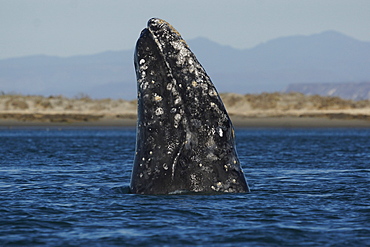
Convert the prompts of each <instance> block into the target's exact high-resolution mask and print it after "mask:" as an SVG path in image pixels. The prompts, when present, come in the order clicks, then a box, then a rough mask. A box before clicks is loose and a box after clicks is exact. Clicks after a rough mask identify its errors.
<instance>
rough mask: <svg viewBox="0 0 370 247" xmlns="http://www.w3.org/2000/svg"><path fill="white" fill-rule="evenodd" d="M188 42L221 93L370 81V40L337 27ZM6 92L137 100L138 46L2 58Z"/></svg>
mask: <svg viewBox="0 0 370 247" xmlns="http://www.w3.org/2000/svg"><path fill="white" fill-rule="evenodd" d="M188 43H189V46H190V48H191V49H192V51H193V52H194V53H195V54H196V56H197V57H198V59H199V61H200V62H201V63H202V65H203V67H204V68H205V69H206V71H207V73H208V74H209V75H210V77H211V79H212V81H213V82H214V84H215V85H216V87H217V89H218V91H219V92H238V93H242V94H245V93H260V92H273V91H282V90H283V89H284V88H286V87H287V86H288V85H289V84H293V83H314V82H333V83H337V82H348V81H351V82H363V81H370V69H369V68H370V42H363V41H358V40H356V39H353V38H351V37H348V36H346V35H343V34H341V33H338V32H334V31H327V32H323V33H319V34H314V35H310V36H290V37H283V38H278V39H274V40H271V41H268V42H266V43H263V44H260V45H258V46H256V47H254V48H251V49H245V50H238V49H234V48H232V47H229V46H222V45H219V44H217V43H215V42H212V41H210V40H208V39H205V38H197V39H194V40H190V41H188ZM0 91H3V92H6V93H9V92H15V93H22V94H40V95H46V96H47V95H59V94H62V95H66V96H68V97H73V96H75V95H77V94H81V93H82V94H88V95H90V96H91V97H93V98H105V97H110V98H124V99H129V100H130V99H134V98H136V78H135V72H134V66H133V50H126V51H110V52H104V53H100V54H95V55H86V56H74V57H66V58H62V57H52V56H42V55H40V56H30V57H20V58H12V59H4V60H0Z"/></svg>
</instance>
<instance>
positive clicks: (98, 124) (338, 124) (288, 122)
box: [0, 116, 370, 129]
mask: <svg viewBox="0 0 370 247" xmlns="http://www.w3.org/2000/svg"><path fill="white" fill-rule="evenodd" d="M231 121H232V123H233V125H234V127H235V128H370V121H369V120H366V119H330V118H323V117H295V116H279V117H244V116H231ZM28 127H31V128H92V127H94V128H136V118H132V117H129V118H122V117H121V118H109V117H102V118H96V119H94V120H91V119H90V120H89V119H87V120H80V121H72V120H71V121H65V122H63V121H53V122H50V121H46V120H43V121H37V120H33V121H22V120H17V119H13V118H7V119H0V129H15V128H28Z"/></svg>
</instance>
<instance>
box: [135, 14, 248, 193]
mask: <svg viewBox="0 0 370 247" xmlns="http://www.w3.org/2000/svg"><path fill="white" fill-rule="evenodd" d="M135 69H136V75H137V83H138V84H137V86H138V123H137V137H136V154H135V161H134V167H133V171H132V177H131V185H130V189H131V192H132V193H137V194H171V193H182V192H202V193H214V192H237V193H238V192H249V188H248V185H247V183H246V180H245V177H244V174H243V171H242V169H241V167H240V162H239V159H238V156H237V153H236V149H235V143H234V138H235V137H234V129H233V126H232V123H231V121H230V118H229V116H228V114H227V112H226V110H225V107H224V105H223V103H222V101H221V99H220V97H219V95H218V93H217V91H216V89H215V87H214V86H213V84H212V82H211V80H210V78H209V77H208V75H207V74H206V72H205V70H204V69H203V67H202V66H201V64H200V63H199V62H198V60H197V59H196V57H195V55H194V54H193V53H192V52H191V51H190V49H189V47H188V45H187V44H186V43H185V41H184V40H183V39H182V38H181V36H180V34H179V33H178V32H177V31H176V30H175V29H174V28H173V27H172V26H171V25H170V24H169V23H167V22H165V21H163V20H161V19H156V18H152V19H150V20H149V21H148V28H146V29H144V30H143V31H142V32H141V35H140V38H139V40H138V41H137V44H136V50H135Z"/></svg>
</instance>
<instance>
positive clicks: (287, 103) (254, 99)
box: [0, 93, 370, 124]
mask: <svg viewBox="0 0 370 247" xmlns="http://www.w3.org/2000/svg"><path fill="white" fill-rule="evenodd" d="M221 98H222V100H223V102H224V104H225V106H226V108H227V110H228V112H229V114H230V116H231V117H232V118H235V119H238V121H239V122H240V121H242V120H243V119H244V118H245V119H246V118H248V119H251V118H255V119H256V118H257V119H263V118H264V119H267V118H268V119H277V118H287V117H289V118H311V119H312V118H313V119H317V118H326V119H341V120H343V119H347V120H349V119H357V120H365V121H367V122H368V123H369V124H370V101H369V100H367V101H352V100H344V99H341V98H338V97H322V96H317V95H313V96H307V95H303V94H300V93H286V94H283V93H262V94H247V95H240V94H234V93H225V94H221ZM136 107H137V102H136V101H135V100H134V101H126V100H122V99H120V100H113V99H99V100H97V99H96V100H94V99H91V98H89V97H88V96H81V97H78V98H66V97H63V96H50V97H42V96H25V95H0V120H2V121H4V120H12V121H19V122H23V123H29V122H42V123H75V122H96V121H102V120H111V121H115V120H120V119H121V120H122V119H125V120H130V121H131V122H134V120H135V119H136V111H137V108H136Z"/></svg>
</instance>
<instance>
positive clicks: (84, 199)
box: [0, 128, 370, 246]
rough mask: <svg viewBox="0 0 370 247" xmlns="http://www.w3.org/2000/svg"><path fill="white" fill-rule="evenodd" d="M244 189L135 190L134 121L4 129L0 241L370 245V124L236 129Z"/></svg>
mask: <svg viewBox="0 0 370 247" xmlns="http://www.w3.org/2000/svg"><path fill="white" fill-rule="evenodd" d="M236 135H237V149H238V153H239V158H240V161H241V163H242V166H243V170H244V172H245V176H246V178H247V180H248V183H249V186H250V188H251V193H248V194H219V195H160V196H153V195H151V196H148V195H133V194H129V193H128V185H129V182H130V175H131V168H132V162H133V157H134V152H135V137H136V136H135V129H127V128H115V129H112V128H100V129H99V128H80V129H73V128H63V129H57V128H51V129H47V128H34V129H25V128H20V129H0V246H133V245H140V246H173V245H175V246H191V245H202V246H366V245H368V246H369V245H370V193H369V183H370V129H237V130H236Z"/></svg>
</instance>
